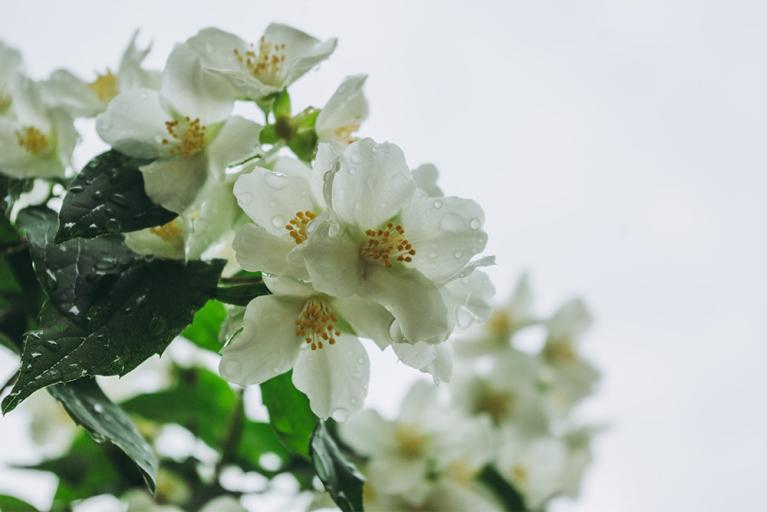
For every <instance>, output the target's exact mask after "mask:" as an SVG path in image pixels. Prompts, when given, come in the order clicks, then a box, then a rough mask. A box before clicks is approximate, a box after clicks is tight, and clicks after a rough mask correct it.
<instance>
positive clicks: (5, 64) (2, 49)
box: [0, 41, 24, 87]
mask: <svg viewBox="0 0 767 512" xmlns="http://www.w3.org/2000/svg"><path fill="white" fill-rule="evenodd" d="M23 70H24V63H23V61H22V59H21V53H19V51H18V50H17V49H16V48H11V47H10V46H7V45H6V44H4V43H3V42H2V41H0V87H5V86H7V85H8V84H9V83H10V82H11V81H12V80H13V78H14V77H16V76H18V75H20V74H21V73H22V72H23Z"/></svg>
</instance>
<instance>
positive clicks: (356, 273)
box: [298, 220, 363, 297]
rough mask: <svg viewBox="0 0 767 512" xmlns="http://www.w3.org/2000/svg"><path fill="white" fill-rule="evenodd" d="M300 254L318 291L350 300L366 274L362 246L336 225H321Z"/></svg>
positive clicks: (330, 221) (304, 243) (324, 223)
mask: <svg viewBox="0 0 767 512" xmlns="http://www.w3.org/2000/svg"><path fill="white" fill-rule="evenodd" d="M316 222H317V221H315V223H316ZM298 254H300V255H301V257H302V258H303V261H304V265H305V266H306V271H307V272H308V273H309V277H310V278H311V280H312V284H313V286H314V287H315V288H316V289H317V290H318V291H320V292H322V293H327V294H328V295H333V296H335V297H347V296H349V295H352V294H354V293H356V292H357V291H358V290H359V287H360V285H361V284H362V273H363V265H362V260H361V259H360V256H359V246H358V244H357V243H356V242H354V241H353V240H352V239H351V238H350V237H349V235H348V234H347V233H346V232H345V231H343V230H341V228H340V226H338V224H337V223H336V222H334V221H332V220H326V221H324V222H319V224H318V225H317V226H316V227H314V230H313V231H312V233H311V235H310V236H309V238H308V239H307V240H306V241H304V242H303V243H302V244H301V245H300V246H299V248H298Z"/></svg>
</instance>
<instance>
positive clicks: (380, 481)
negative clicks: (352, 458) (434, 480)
mask: <svg viewBox="0 0 767 512" xmlns="http://www.w3.org/2000/svg"><path fill="white" fill-rule="evenodd" d="M371 442H375V441H371ZM427 471H428V460H427V459H425V458H422V457H416V458H406V457H402V456H397V455H382V456H379V457H377V458H373V459H372V460H371V462H370V464H368V473H369V475H370V481H371V482H374V485H375V490H376V492H380V493H381V494H391V495H401V496H402V497H403V498H404V499H406V500H407V501H408V502H409V503H411V504H413V505H418V504H420V503H421V502H423V500H424V499H425V498H426V496H427V495H428V493H429V490H430V487H431V486H430V485H429V482H428V480H427V479H426V475H427Z"/></svg>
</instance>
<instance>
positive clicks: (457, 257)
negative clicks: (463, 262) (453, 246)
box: [453, 251, 463, 260]
mask: <svg viewBox="0 0 767 512" xmlns="http://www.w3.org/2000/svg"><path fill="white" fill-rule="evenodd" d="M462 256H463V251H455V252H454V253H453V257H454V258H455V259H457V260H460V259H461V257H462Z"/></svg>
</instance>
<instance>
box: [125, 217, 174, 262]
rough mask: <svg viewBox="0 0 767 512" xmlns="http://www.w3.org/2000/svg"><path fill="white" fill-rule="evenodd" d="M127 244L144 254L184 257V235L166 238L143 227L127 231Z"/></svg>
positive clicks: (172, 258) (171, 257)
mask: <svg viewBox="0 0 767 512" xmlns="http://www.w3.org/2000/svg"><path fill="white" fill-rule="evenodd" d="M178 222H180V221H178ZM125 245H127V246H128V247H129V248H130V250H131V251H133V252H135V253H137V254H142V255H144V256H156V257H158V258H167V259H171V260H183V259H184V238H183V237H178V238H172V239H169V240H166V239H165V238H163V237H161V236H160V235H158V234H156V233H154V232H153V231H151V230H149V229H142V230H140V231H134V232H132V233H125Z"/></svg>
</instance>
